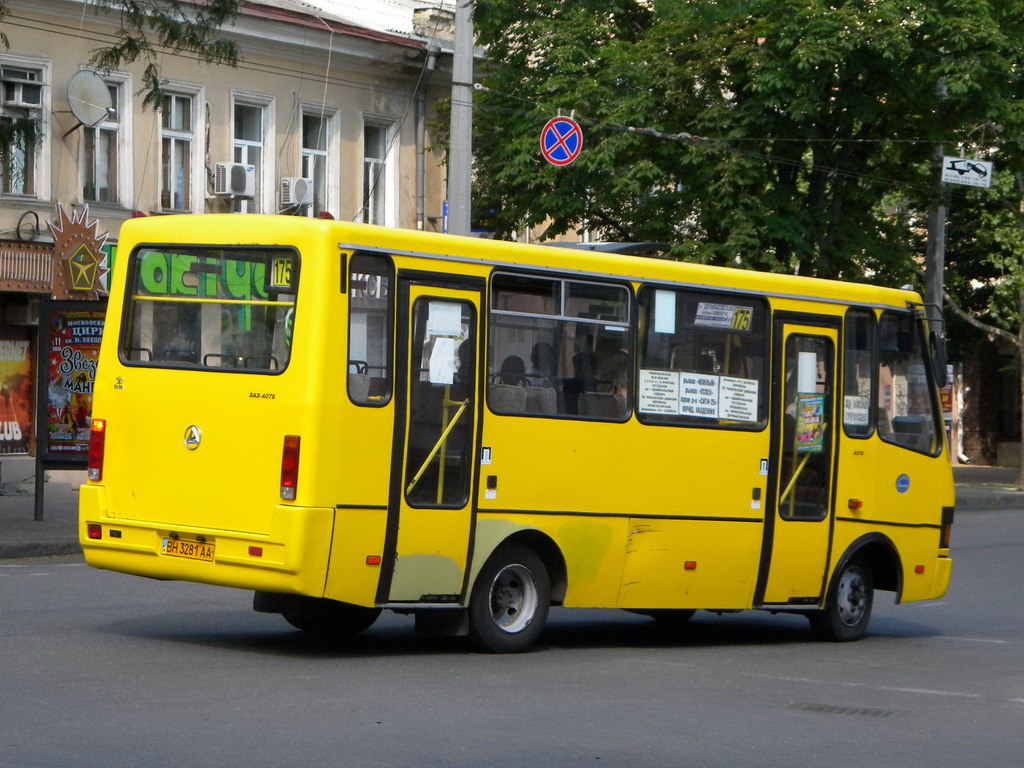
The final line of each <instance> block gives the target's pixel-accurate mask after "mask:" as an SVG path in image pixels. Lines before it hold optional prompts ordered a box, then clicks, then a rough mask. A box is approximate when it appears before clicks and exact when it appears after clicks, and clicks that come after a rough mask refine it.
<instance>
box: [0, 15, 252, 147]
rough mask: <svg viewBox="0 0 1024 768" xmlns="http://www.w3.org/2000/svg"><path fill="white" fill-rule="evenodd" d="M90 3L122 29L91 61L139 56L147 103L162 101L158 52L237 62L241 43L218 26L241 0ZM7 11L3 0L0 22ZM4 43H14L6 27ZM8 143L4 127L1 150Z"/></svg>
mask: <svg viewBox="0 0 1024 768" xmlns="http://www.w3.org/2000/svg"><path fill="white" fill-rule="evenodd" d="M92 5H94V6H95V10H96V13H98V14H104V13H111V14H116V15H117V20H118V30H117V32H116V33H115V39H114V41H113V42H112V43H111V44H110V45H107V46H103V47H101V48H96V49H94V50H93V51H92V56H91V58H90V63H91V64H92V65H93V66H95V67H97V68H99V69H101V70H104V71H109V70H112V69H116V68H118V67H120V66H121V65H123V64H132V63H134V62H135V61H137V60H139V59H140V58H141V59H142V60H143V61H144V62H145V67H144V68H143V72H142V83H143V87H142V92H143V93H144V94H145V96H144V97H143V102H142V103H143V106H146V107H150V108H152V109H157V108H159V107H160V105H161V103H162V102H163V90H162V88H161V79H160V68H159V65H158V64H157V56H158V54H160V53H163V52H166V51H170V52H172V53H190V54H193V55H195V56H196V57H198V58H199V60H200V61H204V62H207V63H210V64H227V65H229V66H235V65H236V64H237V63H238V48H237V47H236V45H235V44H234V43H233V42H231V41H229V40H224V39H222V38H221V37H219V29H220V27H221V25H223V24H225V23H227V22H229V21H231V20H232V19H234V18H235V16H236V15H237V14H238V6H239V0H201V1H200V2H192V1H191V0H94V1H93V3H92ZM7 14H8V8H7V0H0V23H2V22H3V20H4V18H5V17H6V16H7ZM0 43H3V45H4V46H6V47H10V46H9V40H8V38H7V35H6V34H4V33H3V32H0ZM10 146H11V144H10V139H9V137H8V136H7V135H6V134H5V133H3V132H0V153H2V152H5V151H7V149H8V148H9V147H10Z"/></svg>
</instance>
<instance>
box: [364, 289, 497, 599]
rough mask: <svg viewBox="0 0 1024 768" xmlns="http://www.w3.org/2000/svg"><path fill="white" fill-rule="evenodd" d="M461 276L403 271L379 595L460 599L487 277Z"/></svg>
mask: <svg viewBox="0 0 1024 768" xmlns="http://www.w3.org/2000/svg"><path fill="white" fill-rule="evenodd" d="M456 285H458V286H460V287H456ZM464 285H467V284H464V283H459V284H454V283H451V284H449V283H444V282H434V281H432V280H429V281H423V280H409V279H406V278H400V280H399V293H398V345H397V349H396V358H397V368H398V370H397V377H398V390H397V392H396V396H397V402H398V404H399V406H400V407H399V409H398V412H397V413H396V421H397V424H396V429H395V440H394V448H393V458H392V472H391V486H392V487H391V493H390V498H389V504H388V530H387V535H386V540H385V548H384V559H383V562H382V571H381V582H380V587H379V589H378V602H387V603H403V602H431V603H438V602H441V603H449V602H457V601H458V600H459V597H460V595H461V594H462V591H463V589H464V581H465V574H466V567H467V561H468V558H469V544H470V532H471V530H472V522H473V508H472V494H471V493H470V489H471V488H472V487H473V486H474V484H473V479H474V478H473V473H474V472H475V471H476V462H475V461H474V457H475V456H476V453H477V445H476V443H477V426H478V424H477V422H478V419H479V409H478V396H479V395H478V389H479V386H478V381H477V376H478V370H477V369H478V367H479V365H478V362H479V360H480V358H481V352H480V348H479V323H480V305H481V296H482V287H483V281H480V288H479V289H470V288H467V287H462V286H464Z"/></svg>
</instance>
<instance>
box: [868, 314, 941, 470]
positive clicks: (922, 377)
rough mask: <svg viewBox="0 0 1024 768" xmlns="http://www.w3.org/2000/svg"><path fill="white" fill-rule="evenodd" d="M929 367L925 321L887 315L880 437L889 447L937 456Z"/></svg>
mask: <svg viewBox="0 0 1024 768" xmlns="http://www.w3.org/2000/svg"><path fill="white" fill-rule="evenodd" d="M928 365H929V362H928V358H927V354H926V347H925V344H924V331H923V329H922V328H921V321H920V320H918V319H917V318H916V317H914V316H913V315H911V314H906V313H902V312H889V311H887V312H884V313H883V314H882V320H881V322H880V323H879V325H878V411H877V419H878V435H879V437H881V438H882V440H884V441H885V442H887V443H894V444H895V445H900V446H903V447H904V448H909V449H911V450H914V451H919V452H921V453H927V454H929V455H932V456H937V455H938V454H939V451H940V450H941V447H942V443H941V440H940V437H939V436H940V435H941V432H940V431H939V426H938V423H939V422H938V403H937V401H936V399H935V392H933V389H932V383H931V379H930V378H929V376H928Z"/></svg>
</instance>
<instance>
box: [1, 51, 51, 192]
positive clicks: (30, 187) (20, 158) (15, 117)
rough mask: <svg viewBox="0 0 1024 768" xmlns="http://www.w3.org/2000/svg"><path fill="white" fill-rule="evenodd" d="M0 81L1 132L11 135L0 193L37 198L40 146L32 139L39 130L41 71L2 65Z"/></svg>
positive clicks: (42, 75)
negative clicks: (0, 97) (0, 86)
mask: <svg viewBox="0 0 1024 768" xmlns="http://www.w3.org/2000/svg"><path fill="white" fill-rule="evenodd" d="M0 79H2V81H3V113H4V114H3V116H2V117H0V122H2V123H3V125H4V129H5V131H15V133H14V140H13V141H12V143H11V145H10V149H9V151H8V152H7V154H6V156H5V157H3V158H2V163H0V191H2V192H3V194H5V195H33V196H34V195H38V192H39V190H38V189H37V186H36V181H37V177H38V173H37V170H38V166H39V155H40V146H39V142H38V141H37V140H36V138H37V136H38V135H39V133H40V132H41V129H42V120H43V106H44V105H43V101H44V98H43V96H44V94H43V88H44V87H45V85H46V82H45V79H46V78H45V71H44V69H43V68H41V67H28V66H17V65H7V64H5V65H3V66H2V67H0ZM17 129H21V130H20V131H17Z"/></svg>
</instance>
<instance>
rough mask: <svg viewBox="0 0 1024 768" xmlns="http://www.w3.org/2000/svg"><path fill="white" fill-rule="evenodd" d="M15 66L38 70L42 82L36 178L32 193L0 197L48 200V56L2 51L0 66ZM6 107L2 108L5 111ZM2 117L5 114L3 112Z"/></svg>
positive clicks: (50, 79) (50, 76)
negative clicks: (36, 57) (31, 55)
mask: <svg viewBox="0 0 1024 768" xmlns="http://www.w3.org/2000/svg"><path fill="white" fill-rule="evenodd" d="M5 66H6V67H18V68H22V69H37V70H39V72H40V82H41V83H42V86H43V88H42V98H41V103H40V105H39V107H38V115H39V117H38V119H39V138H38V140H37V141H36V149H35V155H34V157H33V162H34V164H35V165H34V168H33V176H34V180H35V189H34V190H33V191H32V193H31V194H24V195H23V194H19V193H0V196H2V197H4V198H6V199H19V200H26V199H34V200H49V199H50V194H51V191H50V189H51V188H50V168H51V152H50V141H49V139H50V129H51V121H50V115H51V114H52V112H51V109H52V107H51V101H52V98H51V97H52V93H53V67H52V64H51V62H50V61H49V60H48V59H35V58H30V57H28V56H16V55H14V54H8V53H4V54H3V55H0V67H5ZM6 111H7V110H6V109H4V110H3V112H4V113H6ZM4 116H7V115H6V114H5V115H4Z"/></svg>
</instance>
